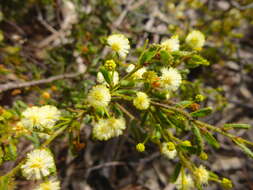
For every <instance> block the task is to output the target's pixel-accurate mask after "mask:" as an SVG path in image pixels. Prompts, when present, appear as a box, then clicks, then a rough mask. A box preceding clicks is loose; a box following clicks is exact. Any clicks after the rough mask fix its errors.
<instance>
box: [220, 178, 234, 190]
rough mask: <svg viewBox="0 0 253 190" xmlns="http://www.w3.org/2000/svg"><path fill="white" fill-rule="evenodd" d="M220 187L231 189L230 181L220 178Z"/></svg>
mask: <svg viewBox="0 0 253 190" xmlns="http://www.w3.org/2000/svg"><path fill="white" fill-rule="evenodd" d="M221 185H222V186H223V187H224V188H225V189H231V188H232V187H233V184H232V182H231V180H229V179H228V178H222V181H221Z"/></svg>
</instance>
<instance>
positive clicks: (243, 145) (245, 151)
mask: <svg viewBox="0 0 253 190" xmlns="http://www.w3.org/2000/svg"><path fill="white" fill-rule="evenodd" d="M233 141H234V142H235V144H237V145H238V146H239V147H240V148H241V149H242V151H243V152H244V153H245V154H247V155H248V156H249V157H251V158H253V152H252V151H251V150H250V149H249V148H248V147H247V146H245V144H243V143H241V142H239V141H238V140H233Z"/></svg>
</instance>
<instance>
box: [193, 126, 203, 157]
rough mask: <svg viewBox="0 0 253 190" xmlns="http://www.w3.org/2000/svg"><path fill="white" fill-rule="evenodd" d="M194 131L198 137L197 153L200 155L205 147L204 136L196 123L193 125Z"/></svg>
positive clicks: (196, 137)
mask: <svg viewBox="0 0 253 190" xmlns="http://www.w3.org/2000/svg"><path fill="white" fill-rule="evenodd" d="M192 132H193V134H194V136H195V139H196V145H197V148H198V149H197V154H198V155H199V154H200V153H201V152H202V151H203V148H204V142H203V138H202V136H201V133H200V130H199V128H198V127H196V126H195V125H192Z"/></svg>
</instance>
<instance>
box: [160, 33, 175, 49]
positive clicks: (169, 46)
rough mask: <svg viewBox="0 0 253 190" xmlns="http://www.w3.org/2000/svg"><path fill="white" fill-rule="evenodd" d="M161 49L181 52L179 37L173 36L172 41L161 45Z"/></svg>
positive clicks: (169, 40) (168, 40)
mask: <svg viewBox="0 0 253 190" xmlns="http://www.w3.org/2000/svg"><path fill="white" fill-rule="evenodd" d="M161 47H162V49H163V50H165V51H169V52H172V51H178V50H179V40H178V36H177V35H176V36H172V37H171V38H170V39H167V40H165V41H163V42H162V43H161Z"/></svg>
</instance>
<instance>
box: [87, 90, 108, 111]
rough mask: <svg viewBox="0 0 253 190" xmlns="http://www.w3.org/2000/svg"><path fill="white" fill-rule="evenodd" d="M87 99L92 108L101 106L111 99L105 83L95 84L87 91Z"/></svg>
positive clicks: (104, 105)
mask: <svg viewBox="0 0 253 190" xmlns="http://www.w3.org/2000/svg"><path fill="white" fill-rule="evenodd" d="M87 100H88V103H89V104H90V105H91V106H93V107H94V108H101V107H102V108H103V107H106V106H108V104H109V102H110V101H111V94H110V91H109V89H108V88H107V87H106V86H105V85H96V86H94V87H93V88H92V89H91V90H90V92H89V93H88V97H87Z"/></svg>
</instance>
